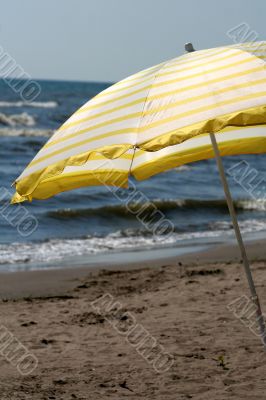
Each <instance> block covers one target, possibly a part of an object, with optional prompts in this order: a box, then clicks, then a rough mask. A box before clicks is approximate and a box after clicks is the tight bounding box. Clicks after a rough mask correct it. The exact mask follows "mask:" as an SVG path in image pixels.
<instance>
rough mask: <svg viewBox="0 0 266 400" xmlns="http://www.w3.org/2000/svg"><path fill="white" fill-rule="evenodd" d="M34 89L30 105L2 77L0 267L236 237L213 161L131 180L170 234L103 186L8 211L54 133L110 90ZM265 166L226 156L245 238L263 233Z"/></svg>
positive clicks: (88, 85) (66, 84)
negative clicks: (28, 224) (32, 225)
mask: <svg viewBox="0 0 266 400" xmlns="http://www.w3.org/2000/svg"><path fill="white" fill-rule="evenodd" d="M38 83H39V85H40V88H41V93H40V95H39V96H38V98H36V99H35V100H34V101H33V102H31V103H27V102H25V101H24V100H23V99H22V98H21V97H20V94H19V93H15V92H14V90H13V89H12V85H11V84H10V82H8V81H5V80H0V271H1V270H2V271H16V270H19V269H39V268H50V267H61V266H66V265H67V266H73V265H84V264H86V265H95V264H97V263H101V262H113V263H119V262H120V263H121V262H130V261H136V260H143V259H145V258H146V259H150V258H152V257H154V258H156V259H158V258H159V257H165V256H167V255H171V256H175V255H176V256H178V255H180V254H184V253H186V252H192V251H197V250H200V249H204V248H207V247H209V246H214V245H217V244H219V243H224V242H232V241H234V240H235V239H234V233H233V230H232V224H231V222H230V218H229V215H228V210H227V205H226V201H225V198H224V193H223V190H222V187H221V183H220V180H219V175H218V171H217V168H216V163H215V161H214V160H206V161H201V162H197V163H193V164H189V165H184V166H182V167H179V168H175V169H172V170H170V171H167V172H165V173H161V174H159V175H156V176H154V177H152V178H150V179H148V180H145V181H135V180H134V179H132V184H133V185H134V186H135V187H136V189H137V190H138V191H139V192H141V193H142V194H143V195H144V196H143V198H145V199H146V202H148V203H149V204H151V205H152V206H155V207H156V208H157V209H158V210H159V211H160V212H161V213H162V215H163V216H164V218H165V219H167V220H168V221H171V226H172V231H171V234H169V232H167V231H165V232H162V234H161V235H154V231H153V230H151V229H150V227H147V225H146V224H145V223H143V221H142V220H141V218H137V217H136V214H134V213H133V214H132V213H131V212H130V209H129V205H128V203H126V202H123V200H121V198H123V196H115V195H114V193H113V192H112V191H110V190H109V189H108V188H106V187H103V186H95V187H87V188H82V189H78V190H74V191H69V192H65V193H62V194H59V195H57V196H54V197H53V198H50V199H48V200H39V201H38V200H35V201H33V202H32V203H23V204H22V205H19V206H17V205H10V206H8V208H7V199H9V198H10V197H11V196H12V193H14V188H12V187H11V184H12V182H14V180H15V179H16V177H17V176H18V175H19V174H20V173H21V172H22V171H23V169H24V168H25V167H26V165H27V164H28V163H29V162H30V161H31V159H32V158H33V157H34V155H35V154H36V152H37V151H38V150H39V149H40V148H41V147H42V146H43V145H44V144H45V142H46V141H47V140H48V138H49V137H50V136H51V134H52V133H53V132H54V131H55V130H56V129H57V128H58V127H59V126H60V125H61V124H62V123H63V122H64V121H65V120H66V119H67V118H68V117H69V116H70V115H71V114H72V113H73V112H74V111H75V110H76V109H77V108H78V107H80V106H81V105H83V104H84V103H85V102H87V101H88V100H89V99H90V98H92V97H93V96H95V95H96V94H97V93H99V92H101V91H102V90H104V89H105V88H107V87H108V86H109V85H110V83H108V82H107V83H104V82H70V81H48V80H47V81H46V80H41V81H38ZM265 161H266V155H244V156H243V155H241V156H235V157H225V158H224V165H225V170H226V173H227V176H228V180H229V184H230V188H231V191H232V195H233V198H234V203H235V207H236V210H237V214H238V219H239V223H240V228H241V231H242V233H243V236H244V238H245V239H246V240H253V239H258V238H263V237H265V232H266V214H265V198H266V189H265V177H266V163H265ZM123 190H126V189H123ZM124 197H125V198H126V197H127V196H126V195H125V196H124ZM18 207H25V211H26V212H27V213H28V214H29V215H31V216H34V219H35V220H36V221H37V226H36V229H34V231H33V232H32V233H31V234H30V235H25V234H22V233H21V229H20V227H19V225H18V224H17V223H16V211H17V210H18Z"/></svg>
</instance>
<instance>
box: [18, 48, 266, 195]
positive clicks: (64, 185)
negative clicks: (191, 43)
mask: <svg viewBox="0 0 266 400" xmlns="http://www.w3.org/2000/svg"><path fill="white" fill-rule="evenodd" d="M265 60H266V42H257V43H250V44H247V43H245V44H240V45H236V46H228V47H220V48H214V49H209V50H202V51H195V52H193V53H187V54H185V55H183V56H181V57H177V58H174V59H172V60H170V61H166V62H164V63H161V64H159V65H156V66H154V67H152V68H149V69H147V70H145V71H142V72H139V73H137V74H135V75H132V76H130V77H129V78H126V79H124V80H123V81H121V82H119V83H116V84H115V85H113V86H111V87H109V88H108V89H106V90H105V91H103V92H102V93H100V94H99V95H97V96H96V97H94V98H93V99H92V100H90V101H89V102H88V103H86V104H85V105H84V106H82V107H81V108H80V109H79V110H78V111H77V112H76V113H74V114H73V115H72V116H71V117H70V118H69V119H68V120H67V121H66V122H65V123H64V124H63V125H62V126H61V128H59V129H58V130H57V131H56V132H55V133H54V135H53V136H52V137H51V139H50V140H49V141H48V142H47V143H46V144H45V146H44V147H43V148H42V149H41V150H40V151H39V153H38V154H37V155H36V157H35V158H34V159H33V160H32V162H31V163H30V164H29V165H28V167H27V168H26V169H25V170H24V172H23V173H22V174H21V175H20V176H19V177H18V178H17V180H16V182H15V183H16V189H17V193H16V195H15V196H14V198H13V202H19V201H23V200H32V199H34V198H37V199H43V198H47V197H50V196H52V195H54V194H56V193H59V192H61V191H65V190H70V189H74V188H77V187H81V186H86V185H99V184H103V183H104V184H115V185H118V186H123V187H126V186H127V179H128V175H129V170H130V167H131V173H132V174H133V175H134V176H135V177H136V178H137V179H145V178H148V177H149V176H151V175H154V174H156V173H158V172H162V171H164V170H167V169H169V168H173V167H176V166H178V165H181V164H184V163H187V162H192V161H197V160H201V159H205V158H210V157H212V156H213V152H212V148H211V142H210V139H209V137H208V136H207V134H208V133H209V132H213V133H216V132H219V135H217V137H218V141H219V142H220V143H221V147H220V151H221V153H222V155H229V154H230V155H233V154H241V153H260V152H265V151H266V139H265V132H266V130H265V129H264V128H265V127H264V126H263V124H265V125H266V71H265ZM250 127H252V129H250ZM108 159H110V160H115V159H117V160H116V162H114V161H113V162H112V163H110V164H108V162H107V161H108ZM104 161H106V162H104ZM101 166H102V167H101ZM110 168H111V169H112V170H113V171H114V170H116V171H117V172H116V173H114V174H112V175H110V174H106V170H107V171H108V170H109V169H110Z"/></svg>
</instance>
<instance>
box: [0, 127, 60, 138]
mask: <svg viewBox="0 0 266 400" xmlns="http://www.w3.org/2000/svg"><path fill="white" fill-rule="evenodd" d="M53 133H54V131H53V130H52V129H41V128H40V129H29V128H28V129H25V128H14V127H11V128H7V127H5V128H0V136H28V137H42V136H43V137H50V136H52V134H53Z"/></svg>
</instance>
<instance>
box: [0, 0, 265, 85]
mask: <svg viewBox="0 0 266 400" xmlns="http://www.w3.org/2000/svg"><path fill="white" fill-rule="evenodd" d="M265 15H266V2H265V0H253V1H251V0H219V1H217V0H182V1H180V0H45V1H41V0H23V1H22V0H12V1H2V4H1V14H0V46H1V47H2V48H3V49H4V50H5V51H6V52H7V53H8V54H10V55H11V56H12V57H13V58H14V59H15V60H16V62H17V63H18V64H19V65H20V66H21V67H22V68H23V69H24V70H25V71H26V72H27V73H28V74H29V75H30V76H31V77H32V78H34V79H62V80H81V81H106V82H113V81H118V80H120V79H122V78H125V77H126V76H128V75H131V74H132V73H135V72H138V71H140V70H142V69H144V68H147V67H150V66H152V65H154V64H157V63H160V62H162V61H164V60H167V59H170V58H174V57H176V56H179V55H181V54H182V53H183V52H184V44H185V43H186V42H192V43H193V44H194V47H195V48H196V49H198V50H200V49H204V48H209V47H216V46H222V45H226V44H233V43H234V40H235V41H238V42H239V39H240V41H246V40H247V38H248V37H249V35H250V37H251V40H254V39H253V37H255V36H256V37H257V40H265V39H266V24H265ZM240 24H242V25H241V26H242V29H238V30H237V29H234V28H235V27H237V26H238V25H240ZM243 24H245V25H243ZM232 29H233V33H235V35H234V37H233V34H232V33H231V35H228V31H230V30H232ZM236 33H238V34H236ZM242 38H243V40H242ZM248 40H249V39H248Z"/></svg>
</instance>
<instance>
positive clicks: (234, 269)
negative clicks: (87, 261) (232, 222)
mask: <svg viewBox="0 0 266 400" xmlns="http://www.w3.org/2000/svg"><path fill="white" fill-rule="evenodd" d="M248 253H249V256H250V258H252V260H253V265H252V269H253V271H254V278H255V282H256V286H257V290H258V293H259V296H260V299H261V303H262V308H263V309H264V310H265V311H266V291H265V285H266V274H265V269H266V262H265V261H264V260H266V254H265V242H263V241H260V242H256V243H250V244H249V246H248ZM0 293H1V298H2V300H1V303H0V308H1V328H0V353H1V354H0V357H1V364H0V373H1V382H0V389H1V395H0V398H1V399H3V400H8V399H12V400H20V399H31V400H35V399H36V400H37V399H38V400H40V399H45V400H46V399H56V400H59V399H64V400H65V399H69V400H72V399H86V400H87V399H93V400H97V399H116V400H117V399H125V398H134V399H162V400H168V399H171V400H179V399H200V400H207V399H212V400H213V399H216V400H221V399H223V400H225V399H226V400H227V399H239V400H243V399H252V400H254V399H264V398H265V393H266V352H264V351H263V348H262V345H261V342H260V339H259V338H258V337H257V336H256V335H255V333H254V332H252V331H251V329H249V328H248V327H247V326H245V324H244V322H245V323H246V325H247V323H248V322H249V321H247V320H242V321H240V320H239V319H237V318H236V317H235V315H234V313H233V312H232V311H231V310H230V309H229V308H228V304H230V303H232V302H234V301H235V300H236V299H237V298H240V297H241V296H243V295H246V296H249V290H248V286H247V282H246V277H245V274H244V270H243V266H242V265H241V262H240V261H239V256H238V252H237V249H236V247H235V246H229V245H228V246H220V247H218V248H214V249H211V250H209V251H205V252H203V253H201V254H193V255H187V256H183V257H180V258H179V259H165V260H158V261H157V262H152V263H149V262H145V263H143V264H138V265H137V264H134V263H131V264H128V265H125V266H119V268H116V267H115V266H112V267H111V268H107V266H101V267H99V268H97V269H93V270H89V269H86V268H84V267H83V268H78V267H76V268H72V269H71V268H70V269H61V270H46V271H34V272H17V273H2V274H0ZM106 294H108V296H109V298H111V299H112V301H113V302H115V301H117V302H119V304H120V305H121V307H122V308H121V310H120V311H119V312H115V311H112V310H111V311H110V310H109V311H108V309H107V308H106V307H103V308H101V307H102V306H101V307H100V306H99V308H98V309H96V306H95V304H100V303H97V302H96V303H94V306H92V304H91V302H93V301H95V300H96V299H99V298H100V297H101V296H103V295H106ZM118 308H119V306H118ZM98 311H100V312H98ZM132 318H134V324H133V325H132V327H133V326H134V328H135V329H137V328H136V324H138V329H142V328H143V329H145V330H146V331H147V333H148V337H149V338H152V337H153V338H154V340H155V341H156V343H157V347H159V346H161V347H160V351H161V352H166V353H168V354H170V355H171V356H172V357H173V364H172V365H170V364H168V367H170V368H169V369H167V370H166V371H160V370H159V372H158V368H157V371H156V370H155V368H154V366H155V364H156V363H155V362H153V361H152V360H150V362H148V360H147V359H146V358H145V357H143V355H141V354H140V351H138V350H137V349H136V346H133V345H132V344H131V343H129V337H128V336H127V335H126V332H127V330H128V331H129V329H130V323H129V321H132V320H133V319H132ZM127 323H128V325H127ZM254 326H255V325H254ZM3 327H5V329H6V330H7V331H8V332H9V333H11V334H12V335H14V338H16V339H17V340H18V341H19V342H21V343H22V344H23V345H24V346H25V347H26V349H27V351H28V353H29V354H34V356H36V357H37V359H38V366H37V368H36V369H34V371H33V372H32V373H30V374H28V375H24V376H22V375H21V374H20V373H19V362H17V361H16V360H15V358H14V360H13V364H12V363H11V362H8V361H7V359H6V357H7V356H6V355H5V352H4V351H3V350H2V348H1V343H2V342H3V338H2V337H1V332H3V329H4V328H3ZM132 329H133V328H132ZM118 330H119V331H118ZM1 340H2V342H1ZM3 353H4V354H3ZM154 359H155V358H154ZM151 361H152V362H151Z"/></svg>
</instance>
